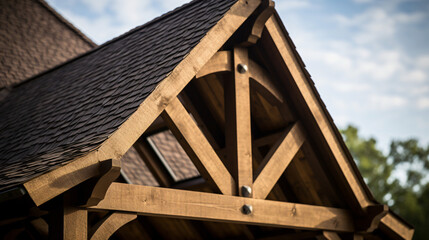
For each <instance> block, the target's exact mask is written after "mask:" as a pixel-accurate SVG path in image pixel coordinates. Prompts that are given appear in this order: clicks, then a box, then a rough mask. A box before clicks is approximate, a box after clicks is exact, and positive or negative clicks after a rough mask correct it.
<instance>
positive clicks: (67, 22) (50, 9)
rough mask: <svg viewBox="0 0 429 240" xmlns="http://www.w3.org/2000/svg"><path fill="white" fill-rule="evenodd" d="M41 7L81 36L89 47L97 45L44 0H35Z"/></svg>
mask: <svg viewBox="0 0 429 240" xmlns="http://www.w3.org/2000/svg"><path fill="white" fill-rule="evenodd" d="M36 2H38V3H39V4H40V5H41V6H42V7H44V8H45V9H46V10H48V11H49V12H51V13H52V15H54V17H55V18H57V19H58V20H59V21H60V22H61V23H63V24H64V25H65V26H66V27H68V28H69V29H70V30H72V31H73V32H75V33H76V34H77V35H78V36H79V37H80V38H82V39H83V40H84V41H85V42H87V43H88V44H89V45H90V46H91V47H96V46H98V45H97V44H96V43H95V42H93V41H92V40H91V39H90V38H89V37H88V36H86V35H85V34H84V33H83V32H81V31H80V30H79V29H78V28H77V27H75V26H74V25H73V24H72V23H71V22H69V21H68V20H67V19H65V18H64V17H63V16H61V14H59V13H58V12H57V11H55V9H54V8H52V7H51V6H50V5H49V4H48V3H47V2H46V1H45V0H36Z"/></svg>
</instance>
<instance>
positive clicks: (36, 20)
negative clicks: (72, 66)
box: [0, 0, 95, 89]
mask: <svg viewBox="0 0 429 240" xmlns="http://www.w3.org/2000/svg"><path fill="white" fill-rule="evenodd" d="M94 46H95V44H94V43H93V42H91V40H89V39H88V38H86V37H85V36H83V34H81V33H80V32H79V31H78V30H77V29H76V28H74V27H73V26H72V25H71V24H70V23H68V22H67V21H66V20H64V19H63V18H62V17H61V16H59V15H58V14H57V13H56V12H55V11H54V10H53V9H51V8H50V7H49V6H48V5H47V4H46V3H45V2H43V1H42V0H20V1H11V0H0V89H1V88H4V87H10V86H12V85H16V84H19V83H21V82H22V81H24V80H26V79H28V78H29V77H32V76H34V75H36V74H39V73H41V72H42V71H44V70H47V69H49V68H52V67H54V66H56V65H58V64H60V63H62V62H64V61H66V60H68V59H70V58H73V57H75V56H77V55H79V54H82V53H84V52H86V51H88V50H90V49H91V48H93V47H94Z"/></svg>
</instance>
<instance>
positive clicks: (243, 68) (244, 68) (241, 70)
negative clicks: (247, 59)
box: [237, 63, 248, 73]
mask: <svg viewBox="0 0 429 240" xmlns="http://www.w3.org/2000/svg"><path fill="white" fill-rule="evenodd" d="M247 70H248V68H247V65H246V64H242V63H239V64H238V65H237V71H238V72H239V73H245V72H247Z"/></svg>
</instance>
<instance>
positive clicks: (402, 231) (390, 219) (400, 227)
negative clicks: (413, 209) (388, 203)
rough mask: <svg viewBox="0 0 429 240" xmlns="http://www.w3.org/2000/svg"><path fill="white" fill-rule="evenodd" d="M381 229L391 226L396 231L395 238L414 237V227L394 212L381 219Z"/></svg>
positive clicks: (409, 239) (408, 238) (409, 238)
mask: <svg viewBox="0 0 429 240" xmlns="http://www.w3.org/2000/svg"><path fill="white" fill-rule="evenodd" d="M380 225H381V226H380V228H381V229H385V228H389V229H391V230H388V231H392V230H393V231H394V233H393V235H394V238H395V239H407V240H411V239H412V238H413V234H414V229H413V228H412V227H411V226H409V225H406V224H404V223H403V220H400V219H398V218H397V217H396V216H395V215H393V214H392V213H388V214H387V215H386V216H384V217H383V218H382V219H381V224H380Z"/></svg>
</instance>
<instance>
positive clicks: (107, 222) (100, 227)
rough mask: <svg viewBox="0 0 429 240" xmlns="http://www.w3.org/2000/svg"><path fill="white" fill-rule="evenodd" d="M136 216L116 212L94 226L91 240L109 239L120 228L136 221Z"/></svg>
mask: <svg viewBox="0 0 429 240" xmlns="http://www.w3.org/2000/svg"><path fill="white" fill-rule="evenodd" d="M136 218H137V215H136V214H130V213H119V212H114V213H112V214H110V215H108V216H107V217H106V218H104V219H103V220H101V221H100V222H99V223H98V224H97V225H95V226H94V228H95V231H94V233H93V234H92V236H91V238H90V239H91V240H106V239H109V237H110V236H112V235H113V234H114V233H115V232H116V231H117V230H118V229H119V228H121V227H122V226H124V225H125V224H127V223H129V222H131V221H132V220H134V219H136Z"/></svg>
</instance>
